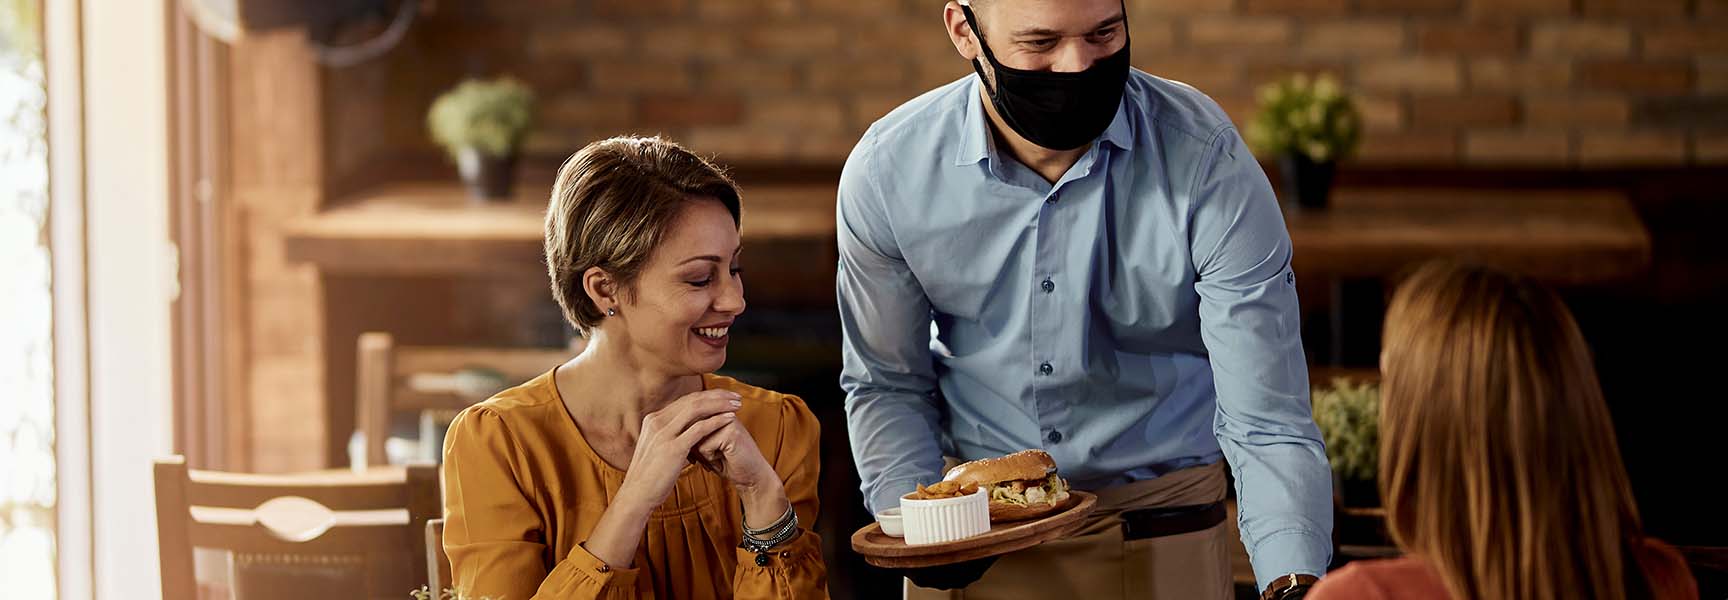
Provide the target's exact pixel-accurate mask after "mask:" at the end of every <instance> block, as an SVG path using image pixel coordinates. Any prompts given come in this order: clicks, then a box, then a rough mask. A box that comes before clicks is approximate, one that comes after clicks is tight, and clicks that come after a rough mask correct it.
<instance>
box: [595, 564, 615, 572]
mask: <svg viewBox="0 0 1728 600" xmlns="http://www.w3.org/2000/svg"><path fill="white" fill-rule="evenodd" d="M595 570H597V571H600V572H601V573H610V572H611V571H612V567H611V565H600V568H598V569H595Z"/></svg>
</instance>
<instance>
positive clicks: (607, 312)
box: [606, 308, 618, 317]
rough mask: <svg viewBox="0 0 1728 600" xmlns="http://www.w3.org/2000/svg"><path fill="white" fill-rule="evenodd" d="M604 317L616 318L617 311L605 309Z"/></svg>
mask: <svg viewBox="0 0 1728 600" xmlns="http://www.w3.org/2000/svg"><path fill="white" fill-rule="evenodd" d="M606 316H608V317H616V316H618V309H616V308H608V309H606Z"/></svg>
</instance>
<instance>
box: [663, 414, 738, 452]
mask: <svg viewBox="0 0 1728 600" xmlns="http://www.w3.org/2000/svg"><path fill="white" fill-rule="evenodd" d="M736 420H738V415H736V414H733V413H731V412H722V413H720V414H717V415H713V416H710V417H708V418H705V419H702V420H700V421H697V422H695V423H693V424H691V425H690V427H689V428H687V429H685V430H684V433H680V434H678V437H677V438H675V439H676V440H677V447H678V449H679V450H681V453H689V452H690V450H691V449H694V448H696V445H697V444H698V443H701V442H702V439H703V438H706V437H708V434H711V433H714V432H716V431H719V430H720V428H721V427H725V426H727V425H729V424H731V423H732V422H733V421H736Z"/></svg>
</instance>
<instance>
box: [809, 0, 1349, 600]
mask: <svg viewBox="0 0 1728 600" xmlns="http://www.w3.org/2000/svg"><path fill="white" fill-rule="evenodd" d="M943 15H944V18H945V23H946V27H947V33H948V36H949V37H950V38H951V39H952V41H953V43H954V47H955V48H956V49H957V50H958V51H959V53H960V55H961V56H962V57H964V58H965V59H967V60H970V61H972V64H973V67H974V69H975V70H976V71H977V73H976V76H972V75H968V76H967V77H965V78H963V79H961V80H959V81H955V82H954V83H951V84H948V85H946V86H943V87H941V88H938V89H935V90H932V91H930V92H928V93H925V94H924V95H922V96H919V97H918V98H916V99H913V100H911V101H909V102H907V103H906V104H905V105H903V106H901V107H900V108H898V109H896V110H894V111H893V112H890V113H889V114H888V115H887V116H885V117H883V118H882V119H881V120H879V121H877V122H876V123H875V124H874V125H873V126H872V127H871V128H870V129H869V131H868V132H867V133H865V135H864V137H863V139H862V140H860V141H859V143H858V146H857V147H856V148H855V149H854V150H853V152H852V155H851V157H850V158H849V159H848V160H847V162H846V168H845V171H844V174H843V175H842V176H841V181H840V189H839V198H838V206H837V211H838V230H839V249H840V266H839V272H838V275H837V283H836V288H837V294H838V298H839V304H840V316H841V322H842V327H843V334H844V337H845V345H844V359H845V365H844V371H843V373H842V376H841V386H842V388H843V389H844V390H845V391H846V393H847V398H846V410H847V420H848V426H849V429H850V433H851V439H852V451H853V457H854V459H855V460H856V462H857V465H858V470H859V473H860V475H861V477H862V479H863V491H864V496H865V502H866V503H867V504H868V505H869V508H870V509H871V511H872V512H879V511H881V510H883V509H887V508H892V507H895V506H898V504H899V498H900V497H901V496H902V495H903V494H905V493H907V492H910V491H912V490H913V489H914V487H915V486H916V485H917V484H919V483H930V482H932V481H935V480H937V479H939V478H940V476H941V473H942V470H943V467H944V462H945V458H946V460H948V461H950V462H951V461H953V460H974V459H979V458H986V457H991V456H998V455H1003V454H1007V453H1010V452H1014V451H1017V450H1021V449H1026V448H1040V449H1043V450H1045V451H1047V452H1049V454H1050V455H1051V456H1052V457H1054V458H1055V461H1056V463H1057V465H1058V467H1059V469H1060V473H1061V474H1062V476H1064V477H1066V478H1068V479H1069V480H1070V481H1071V482H1072V484H1073V485H1074V486H1075V487H1076V488H1079V489H1085V490H1092V491H1094V492H1096V493H1097V494H1098V495H1099V504H1098V510H1097V511H1096V512H1095V513H1094V516H1093V517H1091V518H1090V519H1089V521H1088V522H1087V523H1085V524H1084V525H1083V526H1082V527H1081V528H1080V529H1079V530H1077V533H1076V535H1075V536H1074V537H1071V538H1069V539H1065V540H1061V541H1056V542H1051V543H1046V544H1044V545H1042V546H1039V547H1037V548H1033V549H1030V550H1026V551H1022V552H1017V553H1012V554H1009V555H1006V556H1003V557H1001V558H1000V559H999V560H996V561H994V565H991V563H990V561H983V562H975V563H970V564H966V565H961V566H958V567H955V568H949V569H934V570H927V571H915V572H911V573H909V574H908V576H909V577H910V579H911V581H910V582H909V583H908V586H907V597H909V598H932V597H934V598H945V597H958V594H959V592H953V594H954V595H953V596H950V595H949V594H950V592H945V591H936V590H932V589H928V588H925V587H920V586H917V585H913V584H914V583H916V584H926V585H929V586H931V587H940V588H951V587H958V586H964V585H965V584H966V583H968V582H971V581H972V580H974V579H976V583H973V584H972V585H971V586H970V587H967V588H966V590H965V592H964V597H965V598H968V599H976V598H1023V597H1083V598H1088V599H1089V600H1099V599H1107V598H1126V597H1132V598H1160V599H1177V598H1180V599H1189V598H1208V599H1210V598H1220V599H1221V598H1230V597H1231V596H1232V589H1231V578H1230V563H1229V557H1228V547H1229V543H1228V540H1227V539H1226V535H1227V534H1226V533H1225V532H1226V531H1227V529H1226V528H1225V527H1224V526H1223V523H1222V521H1223V519H1224V518H1225V517H1224V515H1225V511H1224V508H1223V505H1222V501H1223V500H1224V497H1225V493H1226V486H1227V484H1226V481H1227V479H1226V476H1225V474H1224V463H1225V461H1228V464H1229V465H1230V466H1231V467H1232V468H1233V472H1234V474H1235V484H1236V492H1237V497H1238V498H1239V505H1240V512H1241V515H1240V519H1239V520H1238V524H1239V527H1240V529H1241V534H1242V541H1243V543H1244V544H1245V545H1246V547H1247V548H1248V551H1249V554H1250V557H1251V559H1252V563H1253V567H1254V573H1255V576H1256V579H1257V580H1258V584H1259V585H1258V589H1260V590H1264V592H1263V596H1264V597H1266V598H1281V599H1288V598H1298V597H1300V596H1301V595H1302V594H1303V593H1305V591H1306V589H1307V587H1308V585H1310V584H1311V583H1312V582H1313V581H1314V579H1315V577H1317V576H1319V575H1320V574H1321V573H1322V572H1323V571H1324V570H1325V567H1326V565H1327V563H1328V561H1329V560H1330V556H1331V547H1332V546H1331V531H1332V512H1331V489H1332V487H1331V473H1330V470H1329V469H1328V467H1327V464H1326V458H1325V452H1324V449H1323V447H1322V444H1321V442H1320V436H1319V432H1318V430H1317V429H1316V428H1315V426H1314V422H1313V418H1312V415H1311V414H1310V410H1309V401H1308V381H1307V369H1306V362H1305V360H1304V356H1303V352H1302V343H1301V338H1300V335H1299V333H1300V327H1299V323H1298V314H1297V302H1296V288H1295V277H1294V275H1293V274H1292V272H1291V270H1290V257H1291V248H1290V240H1289V235H1288V233H1287V232H1286V230H1285V228H1284V222H1283V217H1282V215H1281V213H1280V212H1279V208H1278V203H1277V201H1276V199H1275V198H1274V196H1273V194H1272V190H1271V188H1270V186H1269V185H1268V183H1267V181H1266V177H1265V174H1264V173H1263V172H1262V171H1261V170H1260V167H1259V165H1258V163H1256V162H1255V161H1254V158H1253V157H1252V156H1251V155H1250V154H1249V152H1248V150H1247V149H1246V148H1245V147H1244V144H1243V143H1242V139H1241V136H1240V135H1238V133H1237V131H1236V129H1235V128H1234V127H1233V126H1232V125H1231V123H1230V121H1229V119H1228V118H1227V117H1226V116H1225V114H1224V113H1223V111H1222V110H1220V109H1219V108H1218V106H1217V104H1216V103H1214V102H1213V101H1212V100H1211V99H1209V98H1207V97H1206V96H1205V95H1204V94H1202V93H1200V92H1199V91H1197V90H1195V89H1194V88H1192V87H1189V86H1187V85H1184V84H1181V83H1177V82H1173V81H1169V80H1165V79H1160V78H1158V77H1155V76H1152V75H1149V74H1147V73H1144V72H1141V71H1138V70H1134V69H1133V68H1131V67H1130V66H1129V56H1130V55H1129V35H1128V26H1127V19H1126V17H1127V16H1126V13H1125V9H1124V6H1123V3H1122V1H1121V0H971V1H970V2H969V3H968V2H966V1H964V0H962V1H961V2H949V3H948V4H947V5H946V7H945V8H944V13H943ZM979 572H982V576H981V578H979Z"/></svg>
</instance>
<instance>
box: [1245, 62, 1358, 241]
mask: <svg viewBox="0 0 1728 600" xmlns="http://www.w3.org/2000/svg"><path fill="white" fill-rule="evenodd" d="M1258 96H1259V101H1260V109H1259V112H1258V113H1256V114H1255V115H1254V120H1253V121H1252V122H1250V123H1249V124H1248V131H1247V136H1246V137H1247V141H1248V144H1249V146H1250V147H1251V148H1253V150H1254V152H1255V153H1256V154H1259V155H1260V156H1262V157H1266V158H1272V157H1275V158H1277V160H1278V169H1279V171H1280V173H1281V174H1282V175H1283V179H1284V190H1285V193H1294V194H1296V204H1297V206H1301V207H1304V208H1325V207H1326V200H1327V197H1328V196H1330V195H1331V191H1332V176H1333V173H1334V172H1335V171H1336V169H1337V165H1338V161H1340V160H1343V159H1345V158H1348V157H1349V156H1350V155H1351V154H1352V153H1354V152H1355V151H1356V145H1357V143H1358V142H1359V141H1361V121H1362V117H1361V115H1360V114H1359V113H1358V112H1357V111H1356V104H1355V102H1352V101H1351V99H1350V96H1349V95H1348V94H1345V93H1344V91H1343V89H1342V88H1341V87H1339V85H1338V81H1337V80H1336V79H1333V78H1332V76H1330V75H1320V76H1319V77H1314V78H1310V77H1309V76H1307V75H1303V74H1296V75H1292V76H1290V77H1289V78H1286V79H1284V80H1283V81H1278V82H1274V83H1269V84H1266V85H1264V86H1261V88H1260V90H1259V92H1258Z"/></svg>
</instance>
